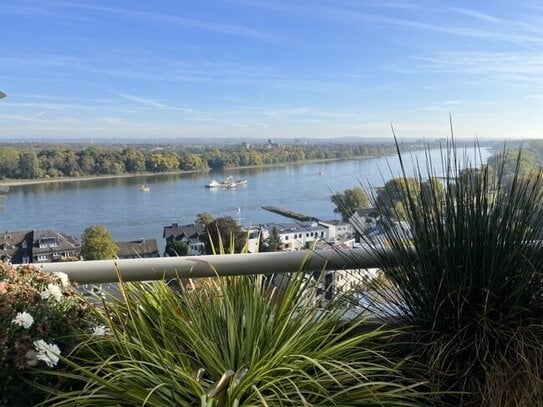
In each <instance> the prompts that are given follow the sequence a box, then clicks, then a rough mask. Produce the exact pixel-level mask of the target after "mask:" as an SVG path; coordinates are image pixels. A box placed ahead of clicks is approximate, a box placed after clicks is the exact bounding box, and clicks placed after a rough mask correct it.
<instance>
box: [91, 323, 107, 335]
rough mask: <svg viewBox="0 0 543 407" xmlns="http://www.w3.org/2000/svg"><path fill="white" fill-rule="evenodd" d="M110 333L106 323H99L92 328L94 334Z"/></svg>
mask: <svg viewBox="0 0 543 407" xmlns="http://www.w3.org/2000/svg"><path fill="white" fill-rule="evenodd" d="M108 334H109V328H107V327H106V326H105V325H98V326H95V327H94V328H93V329H92V335H93V336H104V335H108Z"/></svg>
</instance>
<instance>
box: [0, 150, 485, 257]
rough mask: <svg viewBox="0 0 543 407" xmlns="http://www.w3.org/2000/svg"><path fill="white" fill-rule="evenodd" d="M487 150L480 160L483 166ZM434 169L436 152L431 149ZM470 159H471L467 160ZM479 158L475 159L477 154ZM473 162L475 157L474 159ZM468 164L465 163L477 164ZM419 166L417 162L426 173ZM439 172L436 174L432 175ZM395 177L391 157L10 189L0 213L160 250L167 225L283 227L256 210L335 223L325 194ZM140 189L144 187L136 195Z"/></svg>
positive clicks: (5, 221) (22, 226) (19, 222)
mask: <svg viewBox="0 0 543 407" xmlns="http://www.w3.org/2000/svg"><path fill="white" fill-rule="evenodd" d="M489 155H490V152H489V150H487V149H484V148H483V149H482V150H481V152H480V156H481V157H482V159H483V161H486V159H487V158H488V156H489ZM430 156H431V158H432V161H433V163H435V164H436V165H437V164H439V163H441V152H440V150H430ZM471 156H473V154H471ZM477 156H479V153H478V154H477ZM404 157H405V158H407V162H408V163H407V166H406V167H407V168H406V169H407V171H408V174H409V175H412V174H413V172H414V171H413V165H412V160H411V159H413V160H414V162H417V161H418V162H419V163H425V161H426V158H425V157H426V152H424V151H416V152H413V153H406V154H405V155H404ZM477 159H479V158H477ZM476 164H480V163H477V162H476V163H473V162H471V164H469V165H476ZM424 166H425V164H421V167H424ZM437 172H438V174H439V173H440V170H439V168H438V169H437ZM400 174H401V171H400V166H399V162H398V158H397V157H396V156H383V157H378V158H371V159H359V160H341V161H328V162H319V163H315V162H314V163H305V164H297V165H282V166H277V167H264V168H247V169H237V170H233V171H211V172H209V173H208V172H203V173H188V174H167V175H152V176H145V177H143V176H134V177H125V178H112V179H93V180H84V181H81V180H79V181H70V182H48V183H41V184H32V185H18V186H12V187H10V190H9V193H8V195H7V198H6V201H5V208H4V210H3V211H2V212H0V222H1V228H2V229H3V230H9V231H15V230H32V229H52V230H55V231H61V232H65V233H68V234H71V235H73V236H75V237H80V236H81V233H82V232H83V230H84V228H85V227H87V226H89V225H95V224H102V225H104V226H106V227H107V228H108V229H109V231H110V232H111V234H112V235H113V238H114V239H115V240H119V241H124V240H136V239H139V238H156V239H157V240H158V242H159V249H160V250H161V252H162V251H163V248H164V243H163V241H162V228H163V226H165V225H169V224H171V223H173V222H177V223H181V224H182V223H190V222H192V221H194V219H195V218H196V215H197V214H198V213H202V212H209V213H210V214H212V215H213V216H227V215H229V216H232V217H234V218H236V219H238V218H239V219H240V221H241V223H242V224H243V225H251V224H252V225H256V224H259V223H269V222H289V221H290V220H289V219H287V218H285V217H282V216H280V215H277V214H274V213H271V212H267V211H265V210H263V209H262V206H267V205H272V206H280V207H285V208H288V209H291V210H293V211H296V212H300V213H303V214H307V215H311V216H314V217H317V218H320V219H334V218H338V215H336V214H334V213H333V209H334V206H333V204H332V203H331V201H330V195H331V194H332V193H335V192H341V191H343V190H345V189H346V188H352V187H355V186H359V185H360V184H362V185H363V186H369V187H379V186H381V185H383V184H384V182H386V181H387V180H388V179H390V178H392V177H396V176H399V175H400ZM229 175H232V176H234V177H235V178H243V179H247V181H248V182H247V184H245V185H241V186H239V187H236V188H232V189H214V188H206V187H205V185H206V184H207V183H208V182H209V181H210V180H211V179H217V180H222V179H224V178H226V177H227V176H229ZM141 185H146V186H148V187H149V191H148V192H142V191H141V188H140V187H141Z"/></svg>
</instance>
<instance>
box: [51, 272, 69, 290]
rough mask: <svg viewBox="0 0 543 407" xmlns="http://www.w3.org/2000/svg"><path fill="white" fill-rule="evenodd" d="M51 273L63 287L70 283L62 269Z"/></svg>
mask: <svg viewBox="0 0 543 407" xmlns="http://www.w3.org/2000/svg"><path fill="white" fill-rule="evenodd" d="M53 275H54V276H55V277H56V278H58V279H59V280H60V283H61V284H62V286H63V287H68V286H69V285H70V279H69V278H68V274H66V273H63V272H62V271H55V272H54V273H53Z"/></svg>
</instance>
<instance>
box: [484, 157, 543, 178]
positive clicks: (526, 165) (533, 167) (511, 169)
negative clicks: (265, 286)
mask: <svg viewBox="0 0 543 407" xmlns="http://www.w3.org/2000/svg"><path fill="white" fill-rule="evenodd" d="M488 165H489V166H491V167H492V168H494V170H496V171H497V172H499V171H500V170H501V169H502V167H503V175H504V176H506V177H507V176H511V175H513V174H515V173H517V171H516V168H517V165H518V175H526V174H530V173H533V172H536V171H537V170H539V160H538V158H537V154H536V153H535V152H534V151H532V150H507V151H505V152H504V151H501V152H499V153H497V154H494V155H493V156H492V157H490V158H489V159H488Z"/></svg>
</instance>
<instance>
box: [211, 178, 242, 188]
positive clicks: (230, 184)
mask: <svg viewBox="0 0 543 407" xmlns="http://www.w3.org/2000/svg"><path fill="white" fill-rule="evenodd" d="M245 184H247V180H246V179H234V177H232V176H229V177H227V178H225V179H224V181H222V182H218V181H217V180H211V181H210V182H209V183H208V184H207V185H206V188H235V187H237V186H240V185H245Z"/></svg>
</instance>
